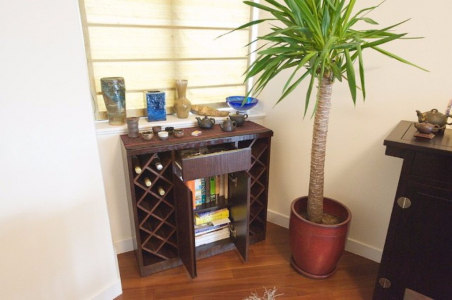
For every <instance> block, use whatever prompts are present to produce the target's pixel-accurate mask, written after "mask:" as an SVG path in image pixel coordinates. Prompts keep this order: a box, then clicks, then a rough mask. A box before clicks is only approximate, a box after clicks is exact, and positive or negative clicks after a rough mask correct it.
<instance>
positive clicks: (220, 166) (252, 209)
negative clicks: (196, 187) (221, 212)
mask: <svg viewBox="0 0 452 300" xmlns="http://www.w3.org/2000/svg"><path fill="white" fill-rule="evenodd" d="M183 130H184V137H182V138H175V137H173V136H170V137H169V138H168V140H166V141H160V140H159V139H158V138H157V137H156V136H155V137H154V138H153V139H152V140H150V141H149V140H144V139H142V138H141V137H139V138H129V137H128V136H127V135H122V136H121V141H122V150H123V159H124V167H125V169H126V174H127V175H128V180H127V185H128V188H127V191H128V201H129V212H130V214H131V221H132V222H133V224H132V228H134V233H135V236H136V244H135V245H134V246H135V249H136V256H137V261H138V266H139V269H140V274H141V275H142V276H146V275H150V274H152V273H155V272H159V271H162V270H166V269H169V268H173V267H176V266H179V265H181V264H184V265H185V267H186V269H187V271H188V272H189V274H190V276H191V277H196V272H197V270H196V260H198V259H202V258H206V257H209V256H212V255H215V254H219V253H222V252H225V251H230V250H233V249H237V250H238V251H239V253H240V254H241V256H242V257H243V259H244V260H245V261H246V260H247V259H248V246H249V244H252V243H256V242H259V241H262V240H264V239H265V235H266V221H267V200H268V181H269V166H270V145H271V137H272V136H273V132H272V131H271V130H269V129H267V128H265V127H263V126H260V125H258V124H255V123H253V122H245V124H244V125H243V126H242V127H237V128H236V129H235V130H234V131H233V132H224V131H222V130H221V128H220V127H219V125H215V126H214V128H213V129H209V130H203V131H202V135H201V136H198V137H194V136H192V135H191V132H192V131H194V130H197V128H185V129H183ZM216 146H227V147H228V148H231V149H233V150H231V151H225V152H223V153H220V154H216V155H215V156H210V157H208V156H206V157H202V156H201V157H199V158H197V160H196V163H193V162H192V163H189V162H186V163H185V164H183V165H184V169H182V170H181V165H180V164H179V163H177V162H176V161H177V159H178V156H177V152H178V151H179V150H186V149H199V148H201V147H216ZM134 157H136V158H138V161H139V164H140V167H141V173H139V174H137V173H136V172H135V171H134V166H133V159H132V158H134ZM158 159H159V160H160V161H161V163H162V165H163V168H162V169H161V170H157V168H155V166H154V163H155V162H156V160H158ZM244 162H246V163H244ZM221 174H229V176H231V178H234V179H235V180H234V183H232V182H230V183H229V190H230V195H231V196H230V197H229V199H227V200H224V199H220V200H219V201H217V202H214V203H210V204H203V205H202V206H198V207H197V208H196V210H193V204H192V195H191V191H190V190H189V189H188V187H187V186H186V184H185V183H186V181H188V180H191V179H193V178H196V177H198V178H201V177H207V176H212V175H221ZM145 178H147V179H149V180H150V181H151V185H150V186H147V185H146V184H145ZM159 187H161V188H162V189H163V190H164V191H165V193H164V195H161V194H160V193H159V191H158V188H159ZM223 207H227V208H228V209H229V210H230V219H231V223H232V225H233V226H234V229H235V231H236V232H235V235H233V236H231V238H230V239H226V240H221V241H217V242H214V243H210V244H206V245H202V246H198V247H195V241H194V230H193V216H194V215H193V214H194V212H198V211H208V210H215V209H219V208H223Z"/></svg>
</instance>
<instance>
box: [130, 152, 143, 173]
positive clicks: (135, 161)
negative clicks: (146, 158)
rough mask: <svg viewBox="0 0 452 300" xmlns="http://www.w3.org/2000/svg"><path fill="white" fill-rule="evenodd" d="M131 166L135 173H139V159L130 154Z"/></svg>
mask: <svg viewBox="0 0 452 300" xmlns="http://www.w3.org/2000/svg"><path fill="white" fill-rule="evenodd" d="M132 166H133V169H134V170H135V173H137V174H141V167H140V160H139V159H138V157H136V156H132Z"/></svg>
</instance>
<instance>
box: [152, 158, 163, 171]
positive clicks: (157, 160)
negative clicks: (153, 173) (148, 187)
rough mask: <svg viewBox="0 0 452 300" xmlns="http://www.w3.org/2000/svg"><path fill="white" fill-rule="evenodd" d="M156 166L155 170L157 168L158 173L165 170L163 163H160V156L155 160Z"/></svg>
mask: <svg viewBox="0 0 452 300" xmlns="http://www.w3.org/2000/svg"><path fill="white" fill-rule="evenodd" d="M154 166H155V168H156V169H157V170H158V171H160V170H162V169H163V165H162V162H161V161H160V158H159V157H158V156H156V157H155V158H154Z"/></svg>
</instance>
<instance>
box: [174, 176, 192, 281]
mask: <svg viewBox="0 0 452 300" xmlns="http://www.w3.org/2000/svg"><path fill="white" fill-rule="evenodd" d="M174 186H175V199H174V202H175V207H176V217H177V222H176V223H177V241H178V249H179V257H180V259H181V260H182V263H183V264H184V265H185V268H187V271H188V273H189V274H190V276H191V277H192V278H195V277H196V276H197V274H196V252H195V244H194V241H195V233H194V230H193V228H194V224H193V205H192V196H191V191H190V189H189V188H188V187H187V186H186V185H185V184H184V182H183V181H182V180H180V178H179V177H177V176H174Z"/></svg>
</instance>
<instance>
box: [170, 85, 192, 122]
mask: <svg viewBox="0 0 452 300" xmlns="http://www.w3.org/2000/svg"><path fill="white" fill-rule="evenodd" d="M187 83H188V81H187V80H185V79H184V80H176V92H177V97H176V99H175V100H174V110H175V111H176V116H177V117H178V118H180V119H186V118H188V115H189V114H190V108H191V102H190V100H188V99H187V97H186V94H187Z"/></svg>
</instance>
